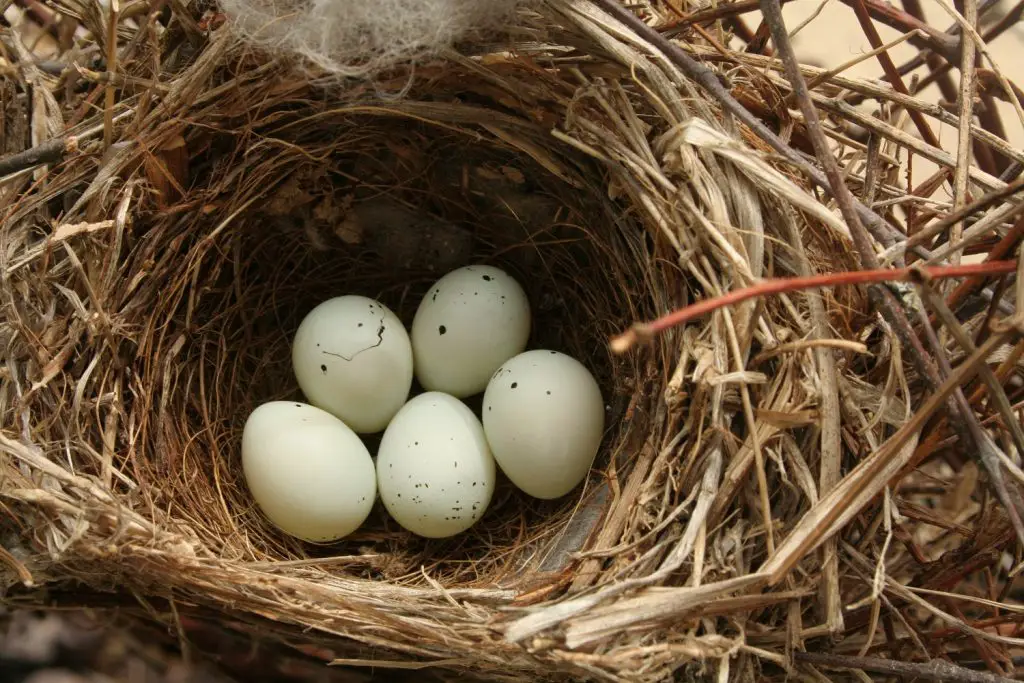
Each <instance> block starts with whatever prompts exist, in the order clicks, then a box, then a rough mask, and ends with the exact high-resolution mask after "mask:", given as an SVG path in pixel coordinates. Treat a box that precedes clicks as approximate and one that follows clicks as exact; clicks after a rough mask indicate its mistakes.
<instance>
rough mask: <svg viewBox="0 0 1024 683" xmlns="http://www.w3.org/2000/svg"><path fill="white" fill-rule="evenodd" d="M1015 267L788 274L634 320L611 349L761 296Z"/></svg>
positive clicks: (973, 265) (1013, 264)
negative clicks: (649, 318) (648, 317)
mask: <svg viewBox="0 0 1024 683" xmlns="http://www.w3.org/2000/svg"><path fill="white" fill-rule="evenodd" d="M1016 269H1017V263H1016V262H1015V261H989V262H986V263H970V264H964V265H958V266H911V267H909V268H879V269H877V270H854V271H849V272H844V273H824V274H821V275H811V276H808V277H791V278H777V279H773V280H765V281H763V282H759V283H758V284H756V285H752V286H750V287H744V288H743V289H737V290H734V291H731V292H728V293H726V294H723V295H721V296H716V297H712V298H710V299H704V300H703V301H698V302H696V303H693V304H690V305H689V306H684V307H683V308H680V309H678V310H675V311H672V312H671V313H669V314H668V315H664V316H662V317H660V318H658V319H656V320H652V321H650V322H646V323H635V324H634V325H633V327H632V328H631V329H629V330H627V331H625V332H623V333H622V334H620V335H619V336H617V337H615V338H613V339H612V340H611V347H612V350H613V351H615V352H616V353H622V352H624V351H626V350H628V349H629V348H630V347H631V346H633V345H634V344H636V343H637V342H638V341H641V340H646V339H649V338H651V337H653V336H655V335H657V334H658V333H660V332H664V331H665V330H668V329H670V328H673V327H675V326H677V325H682V324H683V323H685V322H687V321H690V320H693V319H694V318H697V317H700V316H702V315H704V314H706V313H710V312H712V311H714V310H717V309H719V308H723V307H725V306H732V305H735V304H738V303H741V302H743V301H747V300H749V299H753V298H756V297H760V296H770V295H773V294H782V293H784V292H795V291H798V290H803V289H815V288H817V287H837V286H840V285H864V284H872V283H878V282H906V281H908V280H910V281H912V280H915V279H918V278H925V279H944V278H951V277H970V276H974V275H999V274H1004V273H1012V272H1014V271H1015V270H1016Z"/></svg>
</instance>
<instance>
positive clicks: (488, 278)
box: [484, 275, 494, 282]
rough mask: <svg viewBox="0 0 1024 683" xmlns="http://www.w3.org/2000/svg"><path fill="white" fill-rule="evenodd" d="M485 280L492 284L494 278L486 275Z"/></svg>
mask: <svg viewBox="0 0 1024 683" xmlns="http://www.w3.org/2000/svg"><path fill="white" fill-rule="evenodd" d="M484 279H485V280H487V281H488V282H490V281H491V280H493V279H494V278H492V277H491V276H490V275H484Z"/></svg>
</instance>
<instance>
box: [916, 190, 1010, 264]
mask: <svg viewBox="0 0 1024 683" xmlns="http://www.w3.org/2000/svg"><path fill="white" fill-rule="evenodd" d="M1021 190H1024V178H1018V179H1017V180H1015V181H1013V182H1012V183H1010V184H1009V185H1007V186H1006V187H1003V188H1000V189H998V190H993V191H992V192H989V193H988V194H985V195H982V196H981V197H978V198H977V199H975V200H974V201H973V202H971V203H970V204H966V205H964V206H961V207H960V208H959V209H957V210H956V211H954V212H953V213H951V214H949V215H948V216H946V217H945V218H942V219H941V220H939V221H936V222H935V223H932V224H931V225H929V226H928V227H926V228H923V229H921V230H919V231H918V232H915V233H914V234H913V235H911V236H910V238H909V239H908V240H907V245H906V246H907V248H908V249H909V248H910V247H912V246H915V245H918V244H924V243H925V242H926V241H927V240H929V239H931V238H932V237H935V236H936V235H940V234H942V233H943V232H945V231H946V230H948V229H949V228H950V227H951V226H952V225H954V224H956V223H959V222H961V221H963V220H964V219H965V218H967V217H968V216H970V215H971V214H973V213H977V212H979V211H984V210H985V209H987V208H989V207H990V206H993V205H994V204H996V203H997V202H1000V201H1002V200H1004V199H1006V198H1007V197H1010V196H1012V195H1015V194H1017V193H1018V192H1020V191H1021Z"/></svg>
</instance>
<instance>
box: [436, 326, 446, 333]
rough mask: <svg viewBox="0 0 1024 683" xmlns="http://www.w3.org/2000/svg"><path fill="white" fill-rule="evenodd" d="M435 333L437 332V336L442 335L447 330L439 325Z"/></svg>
mask: <svg viewBox="0 0 1024 683" xmlns="http://www.w3.org/2000/svg"><path fill="white" fill-rule="evenodd" d="M437 331H438V334H444V333H445V332H447V331H448V328H447V327H445V326H444V325H441V326H440V327H438V328H437Z"/></svg>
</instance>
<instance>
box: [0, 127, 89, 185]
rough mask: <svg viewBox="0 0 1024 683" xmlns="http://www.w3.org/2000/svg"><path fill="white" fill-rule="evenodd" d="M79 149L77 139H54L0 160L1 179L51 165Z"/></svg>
mask: <svg viewBox="0 0 1024 683" xmlns="http://www.w3.org/2000/svg"><path fill="white" fill-rule="evenodd" d="M77 149H78V140H77V138H75V137H66V138H54V139H52V140H47V141H46V142H44V143H42V144H41V145H36V146H35V147H33V148H31V149H26V150H25V151H23V152H18V153H17V154H10V155H8V156H5V157H2V158H0V178H3V177H4V176H7V175H10V174H12V173H17V172H19V171H24V170H25V169H27V168H32V167H33V166H38V165H39V164H49V163H53V162H54V161H59V160H60V158H61V157H63V156H64V155H65V154H66V153H68V152H72V153H73V152H75V151H76V150H77Z"/></svg>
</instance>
